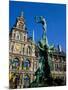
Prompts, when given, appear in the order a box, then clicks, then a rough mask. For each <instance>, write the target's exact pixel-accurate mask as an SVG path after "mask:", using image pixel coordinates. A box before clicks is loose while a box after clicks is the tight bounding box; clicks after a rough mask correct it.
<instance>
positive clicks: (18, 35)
mask: <svg viewBox="0 0 68 90" xmlns="http://www.w3.org/2000/svg"><path fill="white" fill-rule="evenodd" d="M16 40H20V33H19V32H18V31H16Z"/></svg>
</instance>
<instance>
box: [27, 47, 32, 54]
mask: <svg viewBox="0 0 68 90" xmlns="http://www.w3.org/2000/svg"><path fill="white" fill-rule="evenodd" d="M30 54H32V49H31V47H30V46H28V48H27V55H30Z"/></svg>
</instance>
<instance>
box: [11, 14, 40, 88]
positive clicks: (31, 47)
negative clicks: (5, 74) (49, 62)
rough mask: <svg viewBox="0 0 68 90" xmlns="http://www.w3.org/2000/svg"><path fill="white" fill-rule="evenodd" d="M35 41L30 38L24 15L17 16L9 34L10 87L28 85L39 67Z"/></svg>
mask: <svg viewBox="0 0 68 90" xmlns="http://www.w3.org/2000/svg"><path fill="white" fill-rule="evenodd" d="M37 64H38V62H37V57H36V55H35V43H34V42H33V41H32V40H31V39H29V38H28V32H27V28H26V25H25V20H24V17H23V16H22V15H21V16H20V17H18V18H17V21H16V25H15V26H14V27H13V28H12V30H11V31H10V36H9V79H10V80H9V84H10V88H23V87H28V86H29V83H31V82H32V81H33V80H34V72H35V71H36V69H37V67H38V65H37Z"/></svg>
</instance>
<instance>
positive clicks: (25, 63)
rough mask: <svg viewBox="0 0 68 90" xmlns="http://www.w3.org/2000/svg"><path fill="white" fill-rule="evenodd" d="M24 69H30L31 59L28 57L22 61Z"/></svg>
mask: <svg viewBox="0 0 68 90" xmlns="http://www.w3.org/2000/svg"><path fill="white" fill-rule="evenodd" d="M22 66H23V69H26V70H28V69H29V67H30V61H29V60H28V59H25V60H24V61H23V63H22Z"/></svg>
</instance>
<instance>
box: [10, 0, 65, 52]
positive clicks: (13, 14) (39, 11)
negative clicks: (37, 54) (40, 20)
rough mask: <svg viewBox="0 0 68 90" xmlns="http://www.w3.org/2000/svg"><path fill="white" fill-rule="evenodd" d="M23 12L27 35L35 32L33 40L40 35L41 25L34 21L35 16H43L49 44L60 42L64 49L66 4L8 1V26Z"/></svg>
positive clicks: (11, 25)
mask: <svg viewBox="0 0 68 90" xmlns="http://www.w3.org/2000/svg"><path fill="white" fill-rule="evenodd" d="M22 11H23V12H24V18H25V21H26V26H27V29H28V35H29V36H32V31H33V29H34V32H35V41H36V42H38V41H39V40H40V39H41V37H42V33H43V30H42V26H41V25H40V24H37V23H36V22H35V19H34V17H35V16H44V17H45V19H46V22H47V38H48V43H49V44H55V46H57V45H58V44H61V46H62V48H63V50H64V51H66V5H65V4H47V3H32V2H28V3H27V2H20V1H10V5H9V27H10V29H11V28H12V27H13V25H14V24H15V21H16V18H17V17H18V16H20V14H21V12H22Z"/></svg>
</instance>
